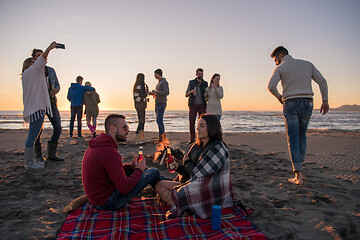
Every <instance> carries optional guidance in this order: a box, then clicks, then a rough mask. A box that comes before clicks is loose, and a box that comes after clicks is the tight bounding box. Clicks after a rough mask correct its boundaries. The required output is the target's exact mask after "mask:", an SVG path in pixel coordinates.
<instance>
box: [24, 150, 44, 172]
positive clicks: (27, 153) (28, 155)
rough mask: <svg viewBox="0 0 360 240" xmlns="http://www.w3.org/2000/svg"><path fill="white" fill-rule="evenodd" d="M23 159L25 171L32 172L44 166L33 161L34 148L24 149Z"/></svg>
mask: <svg viewBox="0 0 360 240" xmlns="http://www.w3.org/2000/svg"><path fill="white" fill-rule="evenodd" d="M24 159H25V170H33V169H34V170H36V169H43V168H44V165H40V164H39V163H37V162H36V161H35V151H34V148H25V150H24Z"/></svg>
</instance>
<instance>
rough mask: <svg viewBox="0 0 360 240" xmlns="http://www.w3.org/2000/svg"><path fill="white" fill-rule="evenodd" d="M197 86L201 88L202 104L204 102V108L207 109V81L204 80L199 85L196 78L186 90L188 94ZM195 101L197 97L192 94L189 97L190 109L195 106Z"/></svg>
mask: <svg viewBox="0 0 360 240" xmlns="http://www.w3.org/2000/svg"><path fill="white" fill-rule="evenodd" d="M196 86H199V87H200V91H201V98H202V102H203V105H204V108H206V101H205V98H204V93H205V89H206V88H207V87H208V83H207V81H205V80H202V81H201V83H200V84H199V82H198V80H197V79H196V78H195V79H194V80H190V81H189V84H188V88H187V90H186V93H188V92H189V91H191V90H193V89H194V88H195V87H196ZM194 100H195V96H194V95H193V94H191V95H190V96H189V99H188V106H189V107H192V106H193V104H194Z"/></svg>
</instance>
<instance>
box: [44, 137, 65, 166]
mask: <svg viewBox="0 0 360 240" xmlns="http://www.w3.org/2000/svg"><path fill="white" fill-rule="evenodd" d="M57 146H58V143H52V142H50V141H48V147H47V152H48V158H47V159H48V160H52V161H58V162H59V161H64V159H63V158H59V157H58V156H56V150H57Z"/></svg>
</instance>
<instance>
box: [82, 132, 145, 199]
mask: <svg viewBox="0 0 360 240" xmlns="http://www.w3.org/2000/svg"><path fill="white" fill-rule="evenodd" d="M124 169H125V170H130V169H131V166H130V164H125V165H123V163H122V158H121V156H120V154H119V152H118V145H117V144H116V142H115V141H114V139H113V138H112V137H110V136H109V135H107V134H105V133H102V134H100V135H99V136H98V137H97V138H93V139H91V140H90V142H89V148H88V149H87V150H86V151H85V154H84V157H83V160H82V169H81V175H82V182H83V187H84V191H85V194H86V195H87V196H88V198H89V201H90V202H91V203H92V204H95V205H96V206H101V205H103V204H105V202H106V201H107V200H108V198H109V197H110V195H111V194H112V193H113V192H114V191H115V188H116V189H117V190H118V191H119V192H120V193H122V194H127V193H129V192H130V191H131V190H132V189H133V188H134V187H135V185H136V184H137V183H138V182H139V180H140V178H141V176H142V171H141V169H138V168H137V169H135V171H134V172H133V174H132V175H131V176H130V177H127V176H126V174H125V171H124Z"/></svg>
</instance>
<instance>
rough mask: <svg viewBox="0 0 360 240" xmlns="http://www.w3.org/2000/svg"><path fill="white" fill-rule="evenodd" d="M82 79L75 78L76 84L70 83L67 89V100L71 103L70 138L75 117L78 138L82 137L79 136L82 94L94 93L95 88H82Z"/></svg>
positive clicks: (79, 77)
mask: <svg viewBox="0 0 360 240" xmlns="http://www.w3.org/2000/svg"><path fill="white" fill-rule="evenodd" d="M83 80H84V78H83V77H81V76H78V77H77V78H76V83H71V87H69V90H68V94H67V99H68V100H69V101H70V102H71V106H70V108H71V118H70V137H72V136H73V130H74V122H75V117H76V116H77V122H78V137H82V135H81V127H82V126H81V119H82V112H83V95H84V92H87V91H95V88H93V87H88V86H83V85H82V83H83Z"/></svg>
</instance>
